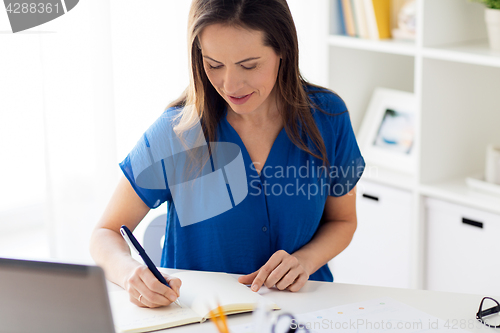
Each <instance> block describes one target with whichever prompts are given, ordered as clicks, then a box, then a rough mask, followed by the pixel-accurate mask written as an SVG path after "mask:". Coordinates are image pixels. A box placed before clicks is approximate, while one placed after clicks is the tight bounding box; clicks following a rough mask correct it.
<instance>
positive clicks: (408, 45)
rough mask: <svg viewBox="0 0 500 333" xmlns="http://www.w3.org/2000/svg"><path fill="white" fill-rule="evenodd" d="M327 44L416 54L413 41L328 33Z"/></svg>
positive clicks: (401, 53)
mask: <svg viewBox="0 0 500 333" xmlns="http://www.w3.org/2000/svg"><path fill="white" fill-rule="evenodd" d="M328 44H329V45H330V46H339V47H345V48H351V49H357V50H365V51H374V52H382V53H390V54H399V55H406V56H415V54H416V46H415V43H414V42H410V41H399V40H398V41H396V40H393V39H384V40H370V39H362V38H355V37H349V36H341V35H330V36H329V37H328Z"/></svg>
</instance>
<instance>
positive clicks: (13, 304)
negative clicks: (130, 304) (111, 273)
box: [0, 258, 115, 333]
mask: <svg viewBox="0 0 500 333" xmlns="http://www.w3.org/2000/svg"><path fill="white" fill-rule="evenodd" d="M0 332H16V333H21V332H22V333H25V332H26V333H35V332H37V333H38V332H40V333H45V332H47V333H49V332H50V333H59V332H61V333H70V332H71V333H80V332H81V333H89V332H96V333H97V332H99V333H115V329H114V325H113V318H112V315H111V308H110V305H109V298H108V291H107V287H106V281H105V278H104V272H103V270H102V269H101V268H100V267H98V266H90V265H76V264H68V263H57V262H48V261H32V260H22V259H5V258H0Z"/></svg>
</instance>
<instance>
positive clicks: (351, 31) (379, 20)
mask: <svg viewBox="0 0 500 333" xmlns="http://www.w3.org/2000/svg"><path fill="white" fill-rule="evenodd" d="M336 5H337V6H338V8H339V10H338V11H337V13H338V14H337V15H336V19H337V20H338V21H339V22H340V24H342V25H344V27H343V28H340V31H341V34H345V35H347V36H351V37H360V38H364V39H373V40H380V39H386V38H391V11H392V8H391V0H337V4H336Z"/></svg>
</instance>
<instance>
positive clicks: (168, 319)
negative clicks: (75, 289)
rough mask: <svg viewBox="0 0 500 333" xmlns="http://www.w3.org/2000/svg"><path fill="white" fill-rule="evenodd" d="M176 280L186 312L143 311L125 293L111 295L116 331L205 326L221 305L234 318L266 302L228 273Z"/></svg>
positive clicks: (193, 274) (167, 309) (194, 273)
mask: <svg viewBox="0 0 500 333" xmlns="http://www.w3.org/2000/svg"><path fill="white" fill-rule="evenodd" d="M172 276H176V277H178V278H179V279H181V281H182V287H181V290H180V293H181V296H180V297H179V301H180V304H181V305H182V308H180V307H179V306H177V305H176V304H170V305H169V306H166V307H162V308H156V309H149V308H140V307H138V306H137V305H135V304H133V303H131V302H130V300H129V295H128V293H127V292H126V291H125V290H120V291H114V292H111V293H110V301H111V309H112V311H113V319H114V322H115V326H116V330H117V331H119V332H129V333H132V332H148V331H152V330H158V329H163V328H169V327H175V326H180V325H185V324H191V323H197V322H199V323H201V322H204V321H205V320H207V319H208V318H209V315H208V314H209V312H210V310H213V309H215V308H216V307H217V303H220V305H221V306H222V308H223V310H224V313H225V314H234V313H242V312H249V311H252V310H253V309H254V307H255V306H257V304H259V302H260V301H262V300H263V299H264V298H263V297H262V296H261V295H259V294H258V293H255V292H253V291H251V290H250V288H248V287H246V286H245V285H243V284H240V283H239V282H238V281H237V280H236V279H235V278H234V277H232V276H230V275H228V274H226V273H213V272H200V271H190V272H180V273H176V274H172ZM266 301H267V300H265V302H266ZM269 303H270V304H269V307H270V308H272V309H276V310H279V307H278V306H277V305H276V304H274V303H272V302H271V301H269Z"/></svg>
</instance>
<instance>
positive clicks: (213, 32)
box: [200, 24, 280, 114]
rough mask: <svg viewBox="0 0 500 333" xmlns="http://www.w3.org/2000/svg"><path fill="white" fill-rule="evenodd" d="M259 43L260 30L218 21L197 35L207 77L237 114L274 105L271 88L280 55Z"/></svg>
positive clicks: (261, 40) (275, 76) (265, 108)
mask: <svg viewBox="0 0 500 333" xmlns="http://www.w3.org/2000/svg"><path fill="white" fill-rule="evenodd" d="M263 42H264V34H263V33H262V32H261V31H256V30H246V29H243V28H239V27H231V26H227V25H222V24H213V25H210V26H208V27H206V28H205V29H203V31H202V33H201V35H200V44H201V51H202V55H203V64H204V67H205V72H206V74H207V76H208V79H209V80H210V82H211V83H212V85H213V86H214V88H215V89H216V90H217V91H218V92H219V94H220V95H221V96H222V98H224V100H225V101H226V102H227V104H228V105H229V107H230V108H231V109H232V110H233V111H234V112H236V113H238V114H249V113H254V114H255V113H257V112H266V111H269V110H271V108H275V107H276V102H275V92H274V90H273V88H274V86H275V84H276V79H277V77H278V69H279V64H280V57H279V56H278V55H277V54H276V53H275V52H274V50H273V49H272V48H271V47H269V46H265V45H264V43H263Z"/></svg>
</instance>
